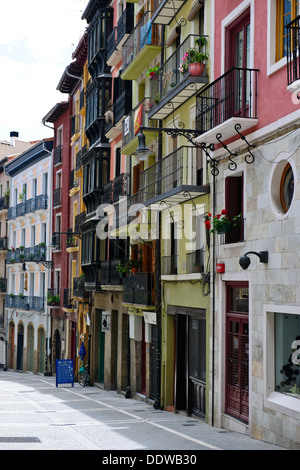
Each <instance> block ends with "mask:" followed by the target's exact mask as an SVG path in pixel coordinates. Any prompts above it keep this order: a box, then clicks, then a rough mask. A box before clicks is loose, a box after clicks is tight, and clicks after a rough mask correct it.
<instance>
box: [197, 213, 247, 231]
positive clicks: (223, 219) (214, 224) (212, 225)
mask: <svg viewBox="0 0 300 470" xmlns="http://www.w3.org/2000/svg"><path fill="white" fill-rule="evenodd" d="M241 217H242V215H241V214H239V215H236V216H235V217H233V219H232V221H231V220H229V218H228V216H227V211H226V210H225V209H222V210H221V212H220V214H216V215H214V216H213V218H212V219H211V214H210V213H208V214H207V215H206V217H205V221H204V224H205V227H206V229H207V230H210V231H211V232H212V233H214V232H217V233H219V234H220V233H228V232H230V231H231V230H232V228H233V227H235V226H236V225H238V224H239V223H240V221H241Z"/></svg>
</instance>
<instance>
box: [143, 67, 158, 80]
mask: <svg viewBox="0 0 300 470" xmlns="http://www.w3.org/2000/svg"><path fill="white" fill-rule="evenodd" d="M158 70H159V66H158V65H156V66H155V67H150V69H149V70H148V72H147V73H146V77H153V75H155V74H156V72H157V71H158Z"/></svg>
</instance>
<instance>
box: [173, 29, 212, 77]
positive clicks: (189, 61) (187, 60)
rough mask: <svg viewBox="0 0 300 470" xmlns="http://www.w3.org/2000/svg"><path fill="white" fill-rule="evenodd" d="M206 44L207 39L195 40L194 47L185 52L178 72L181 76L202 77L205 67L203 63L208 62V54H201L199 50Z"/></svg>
mask: <svg viewBox="0 0 300 470" xmlns="http://www.w3.org/2000/svg"><path fill="white" fill-rule="evenodd" d="M206 44H207V39H206V38H204V37H200V38H197V39H196V40H195V45H196V46H195V47H192V48H190V49H188V50H187V51H186V53H185V54H184V56H183V58H182V63H181V64H180V67H179V69H178V70H179V72H180V73H182V74H186V73H190V75H192V76H200V75H202V73H203V71H204V67H205V61H206V60H208V57H209V55H208V53H207V52H201V49H202V48H203V47H204V46H205V45H206Z"/></svg>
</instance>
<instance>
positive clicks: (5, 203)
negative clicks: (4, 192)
mask: <svg viewBox="0 0 300 470" xmlns="http://www.w3.org/2000/svg"><path fill="white" fill-rule="evenodd" d="M8 207H9V196H3V197H0V211H2V210H3V209H8Z"/></svg>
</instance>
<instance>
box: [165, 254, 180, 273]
mask: <svg viewBox="0 0 300 470" xmlns="http://www.w3.org/2000/svg"><path fill="white" fill-rule="evenodd" d="M178 259H179V258H178V255H169V256H163V257H162V274H163V275H166V274H179V273H178Z"/></svg>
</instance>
